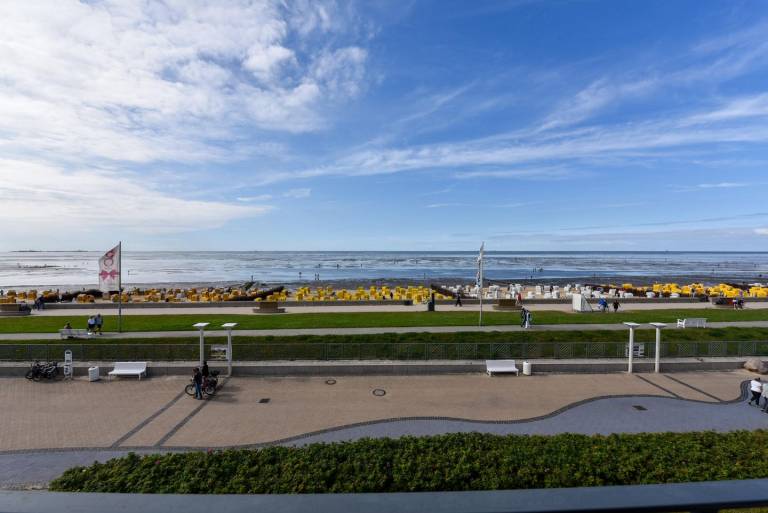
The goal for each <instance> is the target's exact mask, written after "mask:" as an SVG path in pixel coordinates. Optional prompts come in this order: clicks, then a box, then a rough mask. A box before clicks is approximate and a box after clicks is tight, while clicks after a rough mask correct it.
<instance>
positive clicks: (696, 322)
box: [677, 317, 707, 328]
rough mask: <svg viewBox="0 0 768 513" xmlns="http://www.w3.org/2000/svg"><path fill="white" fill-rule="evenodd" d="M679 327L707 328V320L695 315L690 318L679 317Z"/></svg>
mask: <svg viewBox="0 0 768 513" xmlns="http://www.w3.org/2000/svg"><path fill="white" fill-rule="evenodd" d="M677 327H678V328H706V327H707V320H706V319H704V318H701V317H693V318H690V319H678V320H677Z"/></svg>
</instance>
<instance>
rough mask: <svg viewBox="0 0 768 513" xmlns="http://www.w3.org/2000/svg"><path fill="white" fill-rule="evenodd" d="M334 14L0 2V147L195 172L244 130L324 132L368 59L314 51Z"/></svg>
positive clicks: (120, 2)
mask: <svg viewBox="0 0 768 513" xmlns="http://www.w3.org/2000/svg"><path fill="white" fill-rule="evenodd" d="M299 7H300V8H299ZM342 17H343V15H342V14H341V13H337V12H336V10H335V8H334V6H333V4H327V3H326V2H320V1H318V2H312V3H310V4H296V7H293V6H291V5H287V4H285V3H283V2H280V1H279V0H256V1H250V0H227V1H224V0H222V1H213V0H188V1H184V2H163V3H153V2H149V3H146V2H140V3H136V2H132V1H129V0H104V1H94V2H78V1H75V0H40V1H36V2H25V1H23V0H16V1H13V0H11V1H8V2H3V3H1V4H0V19H2V20H3V30H2V31H0V76H2V77H3V79H2V81H0V149H2V150H3V151H4V152H5V154H6V155H9V154H10V152H13V153H14V154H16V155H19V154H24V152H27V153H34V154H35V155H36V156H38V157H39V156H40V154H41V153H42V154H50V155H53V156H54V157H55V158H57V159H62V158H67V159H68V160H70V161H78V162H88V159H89V158H100V159H109V160H113V161H132V162H149V161H153V160H167V161H171V160H175V161H194V162H199V161H201V160H224V159H229V158H233V152H232V151H231V149H227V148H225V147H223V146H222V144H219V142H221V141H223V142H225V143H226V142H227V141H230V140H232V139H237V138H238V136H239V134H240V133H241V129H242V127H244V126H246V127H251V128H256V129H261V130H265V131H287V132H301V131H307V130H315V129H318V128H321V127H322V126H324V124H325V122H324V120H323V118H322V116H321V114H320V112H321V111H322V110H323V107H324V104H325V103H326V102H328V101H331V98H333V99H337V98H339V97H341V96H344V95H345V94H353V93H354V92H356V91H357V90H358V88H359V87H360V82H362V81H363V80H364V72H365V70H364V61H365V50H363V49H361V48H357V47H356V46H344V47H341V48H322V49H319V48H316V46H315V45H313V44H312V43H313V39H312V38H313V37H315V36H322V35H323V34H325V33H327V32H328V31H330V30H335V29H336V28H338V23H340V21H339V19H340V18H342ZM302 18H307V20H305V22H302ZM326 18H336V24H332V23H324V22H322V20H324V19H326ZM298 27H301V28H300V29H299V28H298ZM297 31H298V32H297ZM245 148H247V149H245ZM246 151H255V152H258V151H259V145H258V144H257V145H250V144H249V145H245V144H243V145H242V147H241V148H237V151H236V152H235V154H234V157H235V158H237V157H242V154H240V153H238V152H246Z"/></svg>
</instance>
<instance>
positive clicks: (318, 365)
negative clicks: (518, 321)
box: [0, 357, 747, 378]
mask: <svg viewBox="0 0 768 513" xmlns="http://www.w3.org/2000/svg"><path fill="white" fill-rule="evenodd" d="M746 359H747V357H740V358H675V359H664V360H662V361H661V370H662V372H690V371H710V370H712V371H714V370H735V369H741V368H743V367H744V362H745V361H746ZM529 361H530V362H531V365H532V368H533V372H534V373H535V374H542V373H543V374H546V373H566V374H575V373H587V374H600V373H608V372H625V371H626V370H627V361H626V360H624V359H616V358H606V359H593V360H587V359H583V360H578V359H572V360H554V359H547V360H529ZM208 363H209V365H210V367H211V369H212V370H213V369H215V370H219V371H221V372H222V374H225V373H226V365H225V364H222V363H221V362H208ZM520 363H521V364H522V360H521V361H520ZM197 365H198V363H197V362H192V361H184V362H148V365H147V374H148V376H149V377H153V376H154V377H158V376H188V375H191V374H192V369H193V368H194V367H197ZM92 366H98V367H100V368H101V375H102V378H105V377H106V375H107V372H108V371H110V370H112V368H113V367H114V362H76V363H75V365H74V374H75V376H86V375H87V374H88V367H92ZM653 367H654V363H653V360H652V359H635V361H634V369H635V372H653ZM28 369H29V363H26V362H0V377H22V376H24V374H25V373H26V372H27V370H28ZM474 372H485V360H428V361H423V360H417V361H390V360H359V361H349V360H348V361H299V360H297V361H269V362H235V363H234V364H233V366H232V373H233V375H235V376H365V375H396V376H408V375H415V376H417V375H433V374H465V373H474Z"/></svg>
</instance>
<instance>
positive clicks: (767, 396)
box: [760, 386, 768, 413]
mask: <svg viewBox="0 0 768 513" xmlns="http://www.w3.org/2000/svg"><path fill="white" fill-rule="evenodd" d="M760 396H761V397H762V398H763V413H768V387H766V386H763V391H762V392H761V393H760Z"/></svg>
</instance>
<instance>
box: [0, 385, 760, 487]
mask: <svg viewBox="0 0 768 513" xmlns="http://www.w3.org/2000/svg"><path fill="white" fill-rule="evenodd" d="M749 377H750V374H749V373H747V372H746V371H728V372H698V373H676V374H635V375H627V374H599V375H536V376H532V377H519V378H518V377H513V376H510V377H495V378H489V377H487V376H485V375H480V374H461V375H447V376H446V375H443V376H410V377H402V376H354V377H351V376H345V377H338V378H335V379H334V378H315V377H312V378H232V379H229V380H228V381H226V382H225V383H224V385H223V387H222V389H221V391H220V393H219V394H218V395H217V396H216V397H215V398H213V399H210V400H206V401H196V400H194V399H193V398H191V397H189V396H187V395H185V394H184V393H183V392H182V391H181V390H182V388H183V386H184V385H185V384H186V382H187V380H186V379H182V378H151V379H148V380H142V381H140V382H139V381H135V380H128V379H125V380H115V381H111V382H107V381H104V382H99V383H89V382H87V381H82V380H75V381H70V382H61V381H60V382H55V383H34V382H30V381H27V380H24V379H11V378H7V379H3V385H4V386H3V387H1V388H0V405H2V408H3V411H4V413H5V415H4V418H5V419H6V422H4V428H3V430H0V487H18V486H22V485H23V486H27V485H30V484H33V483H45V482H47V481H48V480H50V479H52V478H53V477H55V476H56V475H58V474H59V473H60V472H61V471H62V470H63V469H65V468H67V467H69V466H71V465H74V464H84V463H89V462H90V461H92V460H93V459H107V458H109V457H113V456H116V455H122V454H125V453H126V452H127V451H138V452H166V451H179V450H183V451H186V450H199V449H208V448H226V447H259V446H263V445H270V444H282V445H303V444H307V443H313V442H329V441H339V440H354V439H357V438H360V437H366V436H374V437H382V436H390V437H397V436H403V435H429V434H440V433H450V432H467V431H480V432H487V433H497V434H508V433H541V434H554V433H563V432H575V433H585V434H589V433H615V432H640V431H692V430H707V429H713V430H718V431H729V430H736V429H758V428H764V427H767V426H768V415H766V414H763V413H762V412H760V410H758V409H757V408H754V407H749V406H747V405H745V404H744V402H743V401H742V400H741V397H742V388H741V387H742V383H743V382H744V381H745V380H747V379H749ZM51 419H53V421H51Z"/></svg>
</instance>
